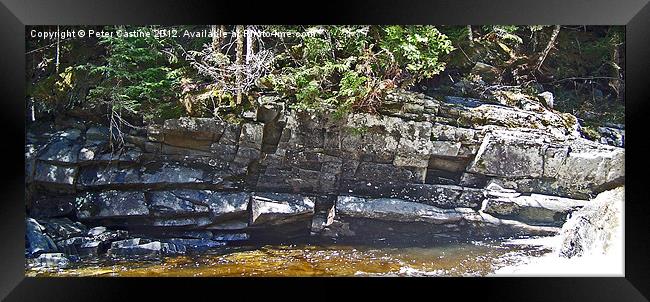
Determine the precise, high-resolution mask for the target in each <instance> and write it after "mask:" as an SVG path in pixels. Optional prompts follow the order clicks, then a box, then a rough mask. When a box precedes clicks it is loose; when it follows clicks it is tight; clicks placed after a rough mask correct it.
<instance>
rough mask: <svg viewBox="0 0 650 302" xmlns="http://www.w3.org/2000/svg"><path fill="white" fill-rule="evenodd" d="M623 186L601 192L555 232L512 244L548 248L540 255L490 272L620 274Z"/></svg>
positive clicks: (621, 274) (622, 239) (622, 243)
mask: <svg viewBox="0 0 650 302" xmlns="http://www.w3.org/2000/svg"><path fill="white" fill-rule="evenodd" d="M624 204H625V187H624V186H621V187H618V188H615V189H612V190H609V191H605V192H602V193H600V194H598V196H596V198H594V199H592V200H590V202H589V203H588V204H587V205H586V206H584V207H583V208H582V209H580V210H578V211H576V212H574V213H573V214H572V215H571V216H570V217H569V219H568V220H567V222H566V223H565V224H564V225H563V226H562V231H561V232H560V234H559V235H557V236H554V237H550V238H548V237H547V238H540V239H533V240H521V241H519V242H517V241H516V240H515V241H513V243H514V244H526V245H536V246H541V247H546V248H551V249H552V252H551V253H549V254H546V255H544V256H542V257H537V258H535V257H530V256H521V257H522V258H523V259H518V261H517V262H518V264H516V265H513V266H507V267H503V268H500V269H498V270H497V271H496V272H495V273H494V274H495V275H498V276H507V275H519V276H521V275H527V276H528V275H530V276H541V275H548V276H557V275H566V276H585V275H598V276H623V275H624V258H623V257H624V236H623V232H624V223H623V219H624V215H623V211H624V208H625V207H624Z"/></svg>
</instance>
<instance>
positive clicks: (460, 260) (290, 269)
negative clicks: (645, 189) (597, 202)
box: [26, 241, 550, 277]
mask: <svg viewBox="0 0 650 302" xmlns="http://www.w3.org/2000/svg"><path fill="white" fill-rule="evenodd" d="M549 252H550V249H549V248H547V247H544V246H540V245H534V244H524V245H522V244H509V243H508V242H506V241H471V242H448V243H437V244H433V245H420V246H391V245H384V246H381V247H378V246H372V245H358V246H357V245H355V246H352V245H341V244H323V245H320V244H299V245H262V246H239V247H227V248H223V249H220V250H212V251H209V252H205V253H201V254H197V255H184V256H171V257H161V258H158V259H148V260H144V259H143V260H138V261H134V260H128V261H127V260H119V259H103V260H102V259H98V260H95V261H82V262H77V263H72V264H71V265H70V266H69V267H68V268H65V269H54V270H52V269H49V270H48V269H43V268H36V267H31V266H29V265H28V266H27V271H26V275H27V276H44V277H45V276H60V277H66V276H124V277H159V276H204V277H209V276H485V275H491V274H493V273H494V272H495V271H496V270H499V269H503V268H504V267H508V266H512V265H516V264H517V263H519V262H521V261H522V259H526V258H530V257H539V256H542V255H544V254H547V253H549Z"/></svg>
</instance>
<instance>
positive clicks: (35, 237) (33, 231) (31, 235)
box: [25, 218, 57, 258]
mask: <svg viewBox="0 0 650 302" xmlns="http://www.w3.org/2000/svg"><path fill="white" fill-rule="evenodd" d="M25 224H26V226H27V228H26V229H25V247H26V250H25V254H26V256H27V257H30V258H33V257H36V256H38V255H40V254H43V253H50V252H56V251H57V248H56V245H55V244H54V241H52V239H51V238H50V237H49V236H47V235H45V234H44V233H43V231H44V230H45V228H44V227H43V226H42V225H40V224H39V223H38V222H37V221H36V220H35V219H33V218H27V219H26V220H25Z"/></svg>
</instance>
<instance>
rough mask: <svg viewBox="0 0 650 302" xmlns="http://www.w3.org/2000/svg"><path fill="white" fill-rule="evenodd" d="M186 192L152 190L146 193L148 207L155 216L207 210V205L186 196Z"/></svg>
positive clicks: (180, 214)
mask: <svg viewBox="0 0 650 302" xmlns="http://www.w3.org/2000/svg"><path fill="white" fill-rule="evenodd" d="M187 195H189V194H187V192H185V194H183V192H178V193H177V192H175V191H154V192H150V193H149V194H148V201H149V202H148V208H149V211H150V212H151V213H153V214H154V215H156V216H182V215H194V214H204V213H208V212H209V208H208V205H207V204H206V203H204V202H201V201H200V200H196V199H191V198H187Z"/></svg>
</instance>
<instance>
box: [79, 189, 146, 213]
mask: <svg viewBox="0 0 650 302" xmlns="http://www.w3.org/2000/svg"><path fill="white" fill-rule="evenodd" d="M76 202H77V218H78V219H82V220H84V219H98V218H116V217H132V216H147V215H149V213H150V212H149V208H148V207H147V205H146V203H145V197H144V193H143V192H140V191H114V190H113V191H105V192H99V193H86V194H83V195H81V196H79V197H77V201H76Z"/></svg>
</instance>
